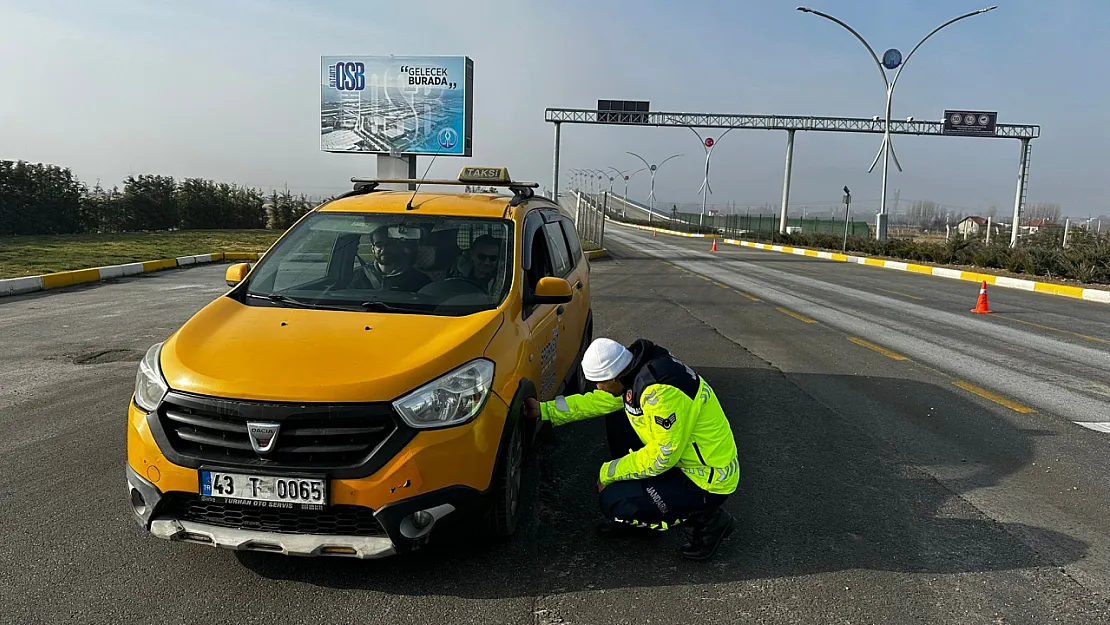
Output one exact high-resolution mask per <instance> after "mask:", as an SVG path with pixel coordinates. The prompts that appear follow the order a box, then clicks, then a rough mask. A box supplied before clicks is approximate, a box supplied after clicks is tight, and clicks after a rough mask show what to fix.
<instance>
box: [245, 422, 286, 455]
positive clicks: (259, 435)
mask: <svg viewBox="0 0 1110 625" xmlns="http://www.w3.org/2000/svg"><path fill="white" fill-rule="evenodd" d="M280 430H281V424H280V423H259V422H256V421H248V422H247V435H248V436H249V437H250V439H251V447H252V448H253V449H254V451H255V453H259V454H265V453H269V452H270V451H272V450H273V449H274V444H275V443H277V436H278V432H279V431H280Z"/></svg>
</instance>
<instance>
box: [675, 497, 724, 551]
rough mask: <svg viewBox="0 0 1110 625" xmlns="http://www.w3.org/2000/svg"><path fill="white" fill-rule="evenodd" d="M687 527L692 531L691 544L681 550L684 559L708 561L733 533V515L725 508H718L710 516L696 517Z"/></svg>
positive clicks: (699, 515) (700, 515) (701, 515)
mask: <svg viewBox="0 0 1110 625" xmlns="http://www.w3.org/2000/svg"><path fill="white" fill-rule="evenodd" d="M686 525H687V526H688V527H690V528H691V529H692V531H691V532H690V542H688V543H686V544H685V545H683V546H682V549H681V550H680V553H681V554H682V557H683V558H686V559H687V560H708V559H709V558H712V557H713V554H715V553H717V548H718V547H720V546H721V542H722V541H724V539H726V538H728V535H729V534H731V533H732V515H730V514H729V513H728V512H726V511H725V509H724V508H717V509H716V510H715V511H713V512H711V513H709V514H708V515H703V514H698V515H695V516H694V517H692V518H691V519H690V520H689V521H688V522H687V523H686Z"/></svg>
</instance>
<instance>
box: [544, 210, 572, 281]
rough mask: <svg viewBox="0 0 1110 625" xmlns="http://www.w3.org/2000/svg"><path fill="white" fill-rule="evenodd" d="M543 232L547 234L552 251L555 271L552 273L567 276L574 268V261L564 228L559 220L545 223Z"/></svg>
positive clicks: (549, 249) (560, 276)
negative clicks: (564, 234)
mask: <svg viewBox="0 0 1110 625" xmlns="http://www.w3.org/2000/svg"><path fill="white" fill-rule="evenodd" d="M543 233H544V235H546V236H547V249H548V251H549V252H550V253H551V269H552V270H553V271H554V273H553V274H552V275H554V276H555V277H557V278H565V277H566V276H567V274H569V273H570V270H571V269H573V268H574V263H573V262H572V261H571V260H570V253H569V252H568V251H567V241H566V239H565V238H564V237H563V229H562V228H560V227H559V222H555V223H549V224H544V227H543Z"/></svg>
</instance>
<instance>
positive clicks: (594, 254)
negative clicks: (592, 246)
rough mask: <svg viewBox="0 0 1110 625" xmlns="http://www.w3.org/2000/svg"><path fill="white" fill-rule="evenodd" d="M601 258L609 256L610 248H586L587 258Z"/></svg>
mask: <svg viewBox="0 0 1110 625" xmlns="http://www.w3.org/2000/svg"><path fill="white" fill-rule="evenodd" d="M599 258H609V250H607V249H605V248H601V249H600V250H586V260H597V259H599Z"/></svg>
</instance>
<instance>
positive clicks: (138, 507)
mask: <svg viewBox="0 0 1110 625" xmlns="http://www.w3.org/2000/svg"><path fill="white" fill-rule="evenodd" d="M131 507H132V508H134V509H135V514H137V515H139V516H143V515H145V514H146V500H145V499H143V494H142V493H140V492H139V489H137V488H132V489H131Z"/></svg>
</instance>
